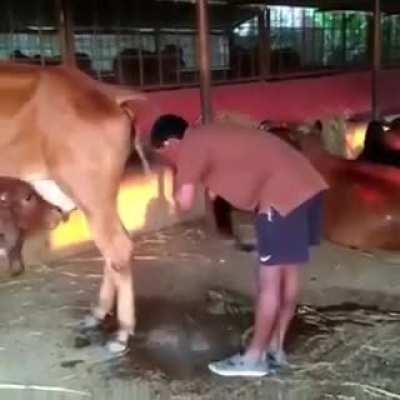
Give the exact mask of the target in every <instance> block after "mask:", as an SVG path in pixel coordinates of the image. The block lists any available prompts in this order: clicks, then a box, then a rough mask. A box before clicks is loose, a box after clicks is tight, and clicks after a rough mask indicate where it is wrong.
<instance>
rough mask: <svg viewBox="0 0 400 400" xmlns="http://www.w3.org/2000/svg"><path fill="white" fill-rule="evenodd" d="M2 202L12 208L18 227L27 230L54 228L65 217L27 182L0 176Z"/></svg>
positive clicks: (0, 200) (0, 202) (0, 198)
mask: <svg viewBox="0 0 400 400" xmlns="http://www.w3.org/2000/svg"><path fill="white" fill-rule="evenodd" d="M0 204H1V205H2V206H3V207H8V208H10V210H12V212H13V214H14V217H15V219H16V224H17V225H18V227H19V228H20V229H22V230H24V231H26V232H33V231H38V230H46V229H54V228H55V227H56V226H57V225H58V224H59V223H60V222H61V221H62V220H65V217H64V215H63V213H62V211H61V210H60V209H59V208H58V207H55V206H53V205H52V204H50V203H48V202H47V201H46V200H44V199H43V198H42V197H41V196H40V195H39V194H38V193H37V192H36V191H35V190H34V189H33V187H32V186H31V185H29V184H28V183H26V182H23V181H20V180H17V179H9V178H0Z"/></svg>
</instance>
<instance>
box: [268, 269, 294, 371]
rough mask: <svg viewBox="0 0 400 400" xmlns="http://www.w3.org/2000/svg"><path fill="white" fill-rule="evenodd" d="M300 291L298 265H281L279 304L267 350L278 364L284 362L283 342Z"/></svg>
mask: <svg viewBox="0 0 400 400" xmlns="http://www.w3.org/2000/svg"><path fill="white" fill-rule="evenodd" d="M299 292H300V273H299V266H297V265H286V266H284V267H282V282H281V304H280V309H279V315H278V318H277V320H276V324H275V326H274V329H273V333H272V338H271V342H270V345H269V347H268V348H267V350H268V351H269V352H271V353H272V354H274V355H275V357H276V358H277V359H276V361H277V363H278V364H286V360H285V353H284V349H283V346H284V342H285V338H286V334H287V331H288V328H289V325H290V322H291V320H292V319H293V316H294V314H295V312H296V306H297V302H298V297H299Z"/></svg>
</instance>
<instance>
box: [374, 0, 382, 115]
mask: <svg viewBox="0 0 400 400" xmlns="http://www.w3.org/2000/svg"><path fill="white" fill-rule="evenodd" d="M381 47H382V43H381V2H380V0H375V3H374V45H373V61H372V117H373V119H374V120H375V121H378V120H379V119H380V117H381V110H380V105H379V96H378V85H379V73H380V70H381V54H382V52H381Z"/></svg>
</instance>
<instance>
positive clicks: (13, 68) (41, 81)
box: [0, 63, 126, 181]
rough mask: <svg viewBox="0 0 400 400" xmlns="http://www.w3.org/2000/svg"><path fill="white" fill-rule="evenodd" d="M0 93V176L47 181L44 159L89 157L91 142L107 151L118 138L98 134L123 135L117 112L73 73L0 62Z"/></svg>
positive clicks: (119, 111) (73, 70)
mask: <svg viewBox="0 0 400 400" xmlns="http://www.w3.org/2000/svg"><path fill="white" fill-rule="evenodd" d="M0 94H1V96H0V99H1V100H0V175H5V176H12V177H19V178H22V179H26V180H29V181H30V180H32V179H39V178H46V177H48V176H49V173H48V165H47V164H48V159H49V156H50V157H52V156H54V155H55V154H57V153H58V152H62V151H65V149H66V148H71V147H72V146H74V147H75V146H78V147H79V146H80V147H82V148H83V149H86V150H87V151H90V152H92V150H93V145H94V141H95V140H100V141H102V140H103V141H104V140H106V141H109V143H107V144H108V145H110V146H112V144H113V142H112V141H114V142H115V141H117V140H118V138H117V137H114V138H112V139H111V137H112V135H111V134H110V135H108V136H109V138H107V137H106V136H107V135H103V134H102V132H107V131H112V130H113V128H114V127H116V128H115V129H114V130H115V131H116V132H122V131H123V130H122V129H119V128H120V125H121V116H122V115H123V111H122V109H121V108H120V107H119V105H118V104H117V103H116V102H115V100H114V99H113V98H112V97H111V96H108V95H107V93H105V92H104V91H102V90H101V86H100V85H99V84H98V83H97V82H96V81H95V80H94V79H92V78H90V77H89V76H87V75H85V74H84V73H82V72H81V71H79V70H78V69H76V68H70V67H66V66H52V67H44V68H42V67H39V66H31V65H21V64H12V63H2V64H0ZM124 134H125V133H124ZM116 135H117V134H116ZM125 135H126V134H125Z"/></svg>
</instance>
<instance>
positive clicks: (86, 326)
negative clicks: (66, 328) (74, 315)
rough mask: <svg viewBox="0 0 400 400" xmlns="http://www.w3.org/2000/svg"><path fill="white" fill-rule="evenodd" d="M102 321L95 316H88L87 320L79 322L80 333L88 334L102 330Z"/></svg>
mask: <svg viewBox="0 0 400 400" xmlns="http://www.w3.org/2000/svg"><path fill="white" fill-rule="evenodd" d="M102 322H103V321H102V320H101V319H100V318H97V317H95V316H94V315H93V314H89V315H86V316H85V318H84V319H83V320H82V321H80V322H79V324H78V331H79V332H82V333H86V332H88V331H96V330H99V329H100V328H101V325H102Z"/></svg>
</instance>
